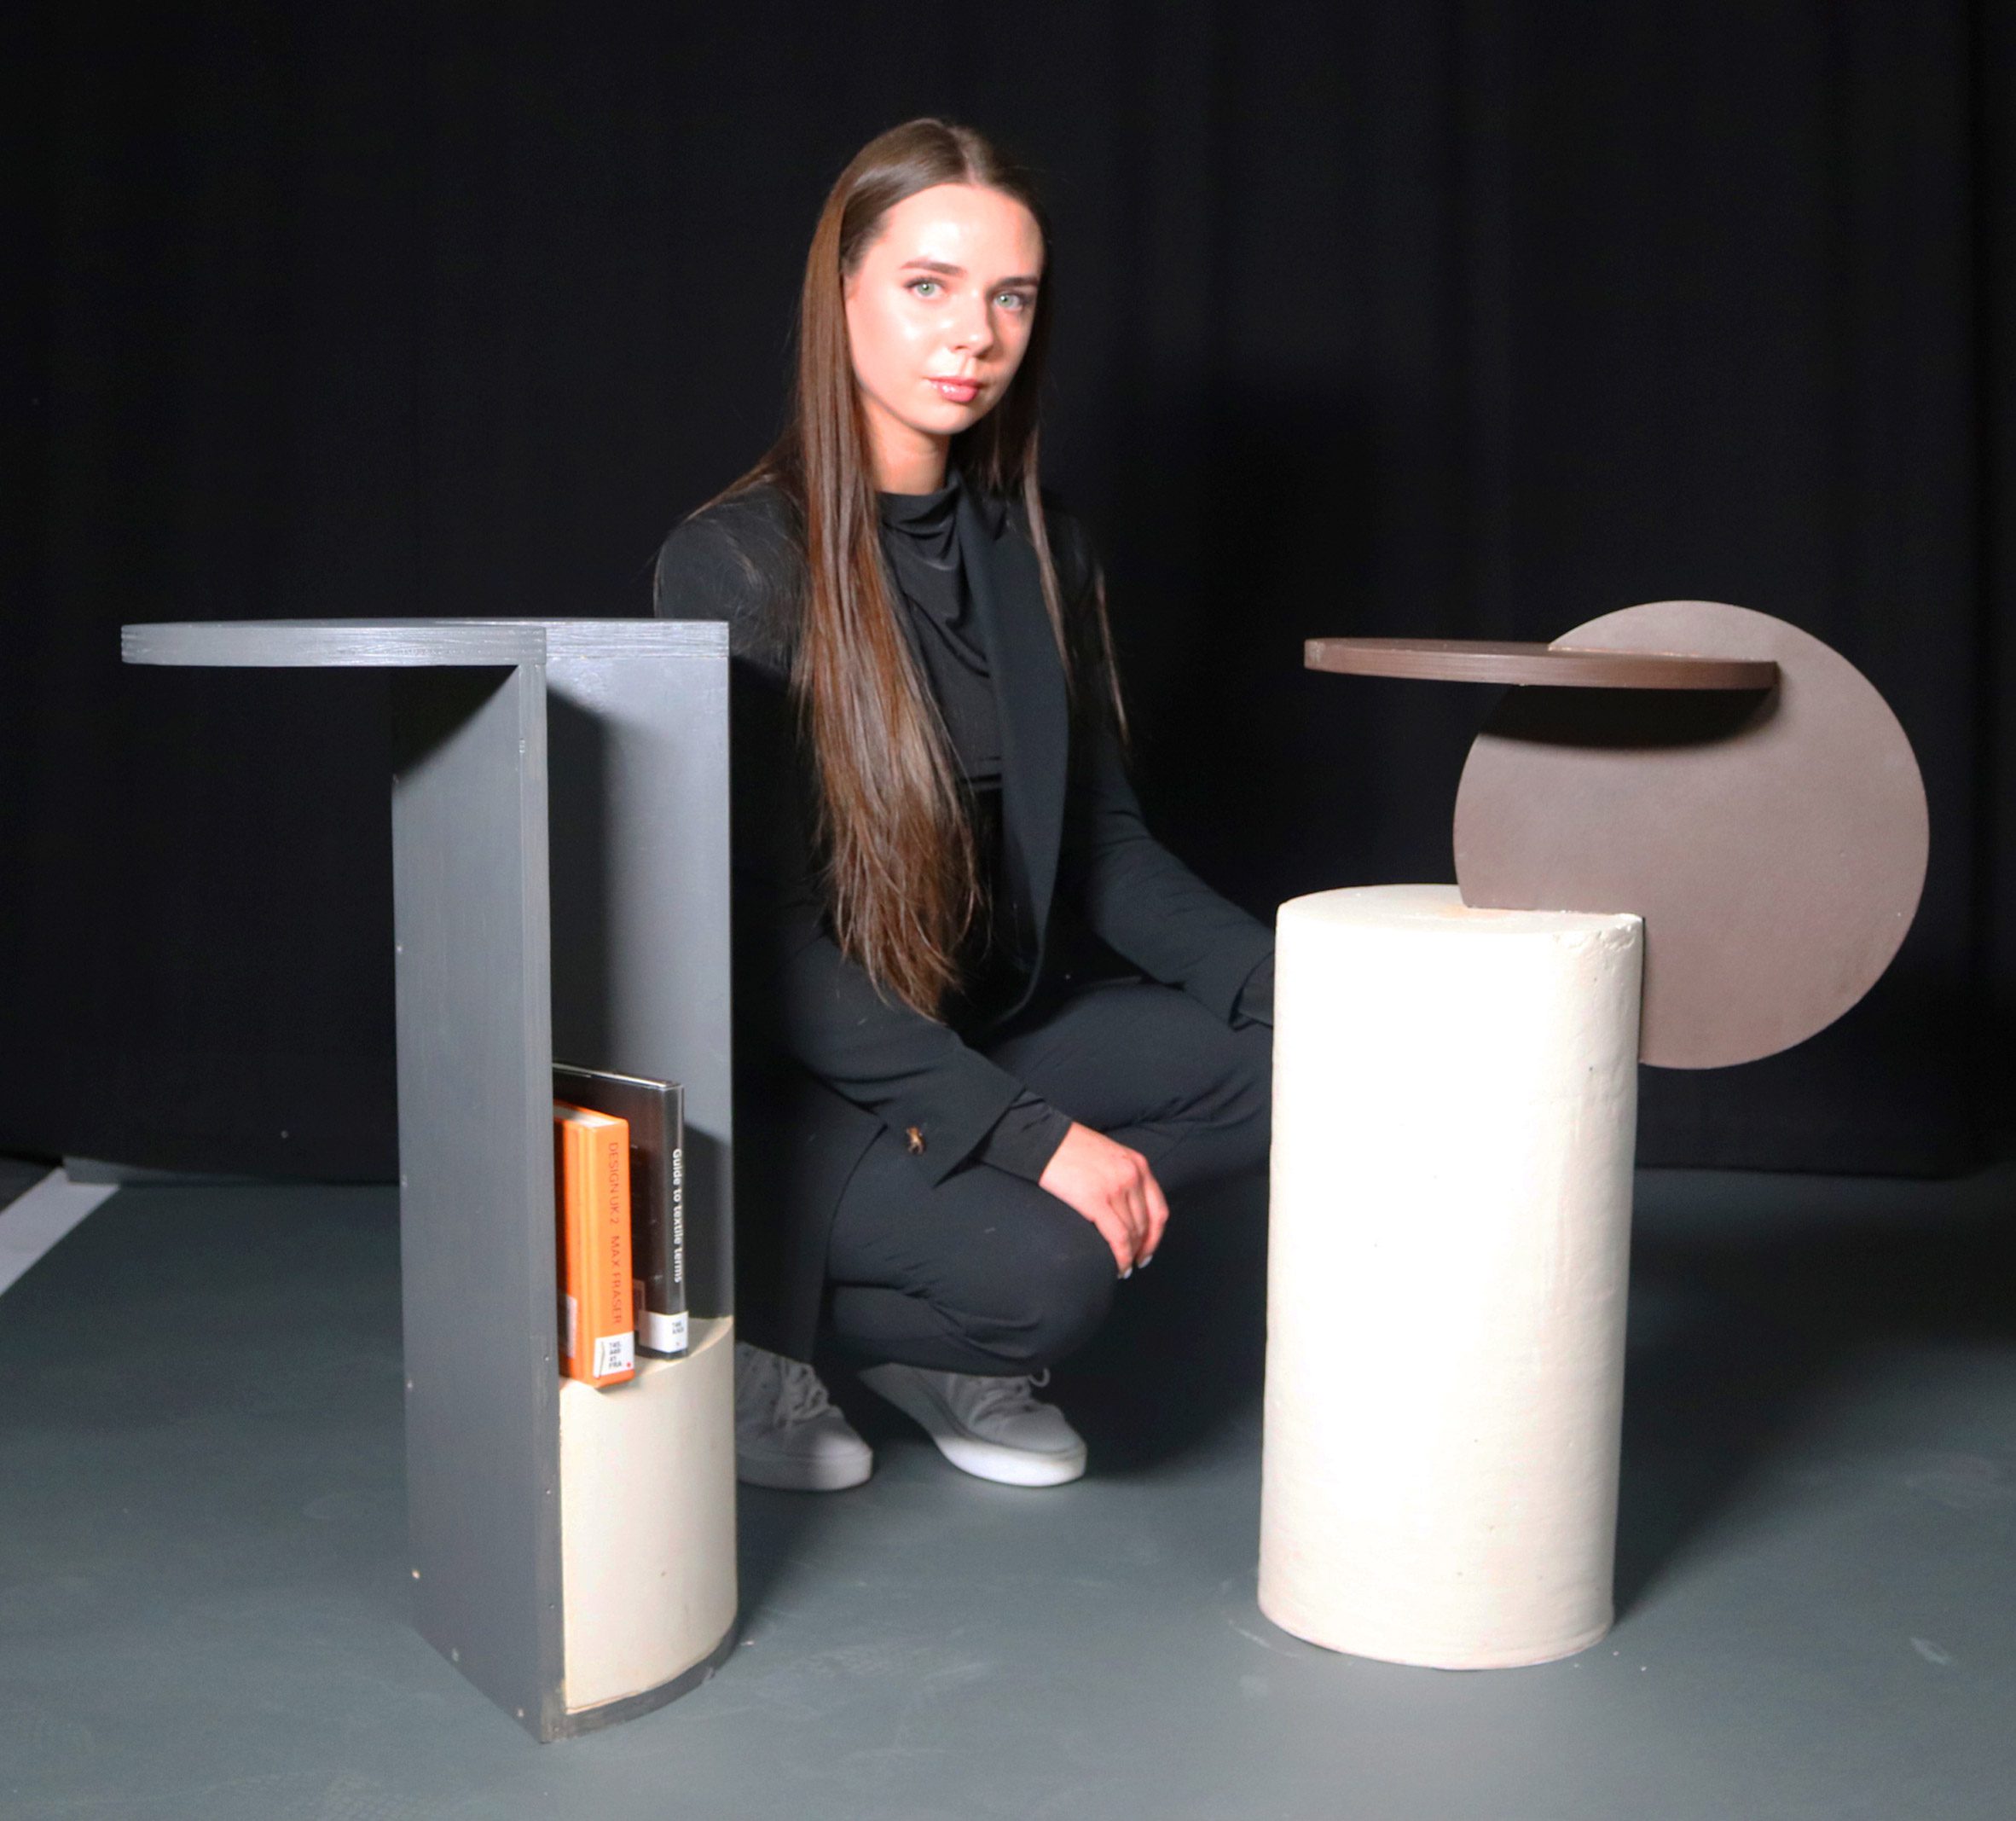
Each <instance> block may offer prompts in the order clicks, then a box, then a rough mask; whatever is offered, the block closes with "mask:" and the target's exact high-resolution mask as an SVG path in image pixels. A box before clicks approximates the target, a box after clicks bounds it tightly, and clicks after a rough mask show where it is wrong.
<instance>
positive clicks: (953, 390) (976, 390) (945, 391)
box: [931, 379, 980, 404]
mask: <svg viewBox="0 0 2016 1821" xmlns="http://www.w3.org/2000/svg"><path fill="white" fill-rule="evenodd" d="M931 384H932V385H933V386H936V387H937V389H938V396H939V397H941V398H944V399H946V400H947V401H949V402H950V403H953V404H971V403H972V402H973V401H974V400H975V399H976V397H979V396H980V381H979V380H937V379H934V380H932V381H931Z"/></svg>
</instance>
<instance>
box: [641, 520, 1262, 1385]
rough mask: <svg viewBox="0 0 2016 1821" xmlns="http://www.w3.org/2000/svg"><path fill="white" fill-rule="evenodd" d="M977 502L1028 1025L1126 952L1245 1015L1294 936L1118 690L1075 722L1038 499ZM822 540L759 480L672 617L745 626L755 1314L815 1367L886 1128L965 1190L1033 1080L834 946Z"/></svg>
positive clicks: (1066, 526)
mask: <svg viewBox="0 0 2016 1821" xmlns="http://www.w3.org/2000/svg"><path fill="white" fill-rule="evenodd" d="M959 511H960V513H961V514H962V519H961V522H960V525H959V536H960V545H961V548H962V550H963V551H964V552H966V553H968V554H969V555H970V553H971V552H973V551H976V550H985V551H986V552H987V553H988V559H989V560H987V561H984V562H980V563H975V562H972V561H970V560H969V561H968V564H967V576H966V582H967V587H968V589H970V593H971V596H972V600H973V606H974V612H975V614H976V618H977V619H978V621H979V623H980V627H981V629H982V633H983V634H984V635H985V638H986V641H987V646H988V652H989V656H990V661H991V663H992V665H993V670H994V687H995V691H996V693H997V696H998V698H999V708H1000V717H1001V743H1002V744H1001V757H1002V821H1003V825H1004V842H1005V850H1006V851H1005V862H1006V865H1007V866H1008V867H1009V868H1010V869H1011V879H1012V883H1013V884H1014V886H1015V893H1014V895H1015V896H1016V898H1017V901H1018V902H1019V903H1020V904H1021V905H1022V906H1023V907H1026V913H1027V916H1028V927H1027V928H1026V929H1025V930H1023V931H1021V932H1018V933H1019V934H1020V936H1021V937H1022V942H1021V948H1022V953H1023V954H1028V955H1032V956H1033V957H1034V962H1035V965H1034V967H1033V969H1032V970H1031V979H1030V983H1029V987H1028V990H1027V992H1026V993H1025V994H1024V995H1023V999H1022V1001H1021V1002H1020V1003H1019V1004H1018V1005H1017V1006H1016V1007H1012V1008H1011V1009H1010V1010H1009V1012H1006V1013H1005V1014H1004V1020H1005V1018H1010V1017H1012V1016H1013V1015H1014V1013H1015V1012H1016V1011H1018V1010H1020V1009H1022V1006H1027V1005H1028V1002H1029V1001H1030V1000H1035V999H1040V998H1042V997H1043V996H1045V995H1054V994H1057V993H1058V992H1060V991H1069V988H1070V983H1071V982H1072V980H1073V979H1074V978H1075V977H1076V975H1077V974H1078V973H1079V972H1080V970H1082V969H1084V968H1086V966H1087V965H1088V963H1089V962H1090V960H1091V957H1092V954H1094V953H1096V952H1097V949H1098V943H1104V945H1105V946H1106V948H1109V949H1110V950H1111V951H1114V952H1115V953H1117V954H1118V955H1119V956H1121V957H1122V958H1124V960H1125V961H1126V962H1127V963H1130V964H1132V966H1133V967H1135V968H1138V970H1139V971H1141V972H1142V973H1144V974H1145V975H1147V976H1149V977H1151V978H1153V979H1156V980H1159V981H1162V982H1164V983H1167V984H1168V985H1170V986H1173V987H1179V988H1181V989H1183V990H1184V991H1185V992H1187V993H1189V994H1190V995H1191V996H1192V997H1193V998H1195V999H1196V1000H1198V1001H1199V1002H1200V1003H1202V1005H1204V1006H1207V1007H1208V1008H1209V1009H1210V1010H1211V1011H1212V1012H1215V1013H1216V1014H1217V1015H1218V1016H1219V1018H1223V1019H1225V1021H1226V1022H1227V1023H1228V1024H1229V1023H1230V1022H1231V1018H1232V1012H1233V1005H1234V1002H1235V1000H1237V997H1238V995H1239V989H1240V988H1241V987H1242V986H1243V984H1244V983H1245V982H1246V979H1247V977H1248V975H1250V974H1251V973H1252V972H1253V971H1254V968H1255V967H1256V966H1258V965H1259V964H1260V961H1261V960H1264V959H1266V956H1267V955H1268V954H1270V953H1272V948H1273V934H1272V931H1270V930H1269V929H1268V928H1267V926H1266V925H1265V924H1263V923H1261V922H1260V921H1259V920H1258V919H1255V918H1254V917H1251V916H1249V915H1248V913H1246V912H1244V911H1243V910H1241V909H1239V908H1237V906H1235V905H1233V904H1231V903H1229V902H1227V901H1226V900H1225V899H1224V898H1222V897H1220V896H1219V895H1218V894H1217V893H1216V892H1214V891H1213V890H1211V889H1210V887H1209V886H1208V885H1206V884H1204V883H1203V882H1202V880H1201V879H1198V878H1197V877H1196V874H1194V873H1191V872H1190V870H1189V868H1188V867H1185V866H1184V865H1183V864H1182V863H1181V862H1180V861H1178V860H1177V859H1176V858H1175V856H1174V855H1172V854H1171V853H1170V852H1169V851H1168V850H1167V849H1166V848H1164V847H1163V846H1162V844H1160V843H1159V842H1157V841H1156V839H1155V838H1154V837H1153V836H1151V835H1150V833H1149V832H1148V828H1147V826H1146V824H1145V823H1144V821H1143V819H1142V815H1141V808H1140V804H1139V803H1138V801H1137V799H1136V797H1135V796H1134V792H1133V786H1131V785H1130V784H1129V782H1128V781H1127V772H1126V768H1125V766H1124V763H1123V761H1122V757H1121V750H1120V745H1119V742H1118V739H1116V737H1115V734H1114V732H1113V729H1112V726H1111V723H1110V716H1108V715H1106V714H1104V713H1103V712H1101V711H1099V710H1098V708H1097V706H1096V705H1094V704H1093V698H1094V697H1095V696H1096V694H1097V691H1096V689H1095V688H1093V687H1081V688H1080V697H1081V699H1082V700H1083V702H1084V703H1085V704H1086V706H1084V707H1083V708H1081V710H1080V712H1078V713H1077V714H1075V715H1074V714H1073V712H1072V711H1071V708H1070V705H1069V701H1068V699H1067V693H1066V688H1065V682H1064V673H1063V665H1062V664H1060V663H1059V662H1058V659H1057V647H1056V643H1055V641H1054V639H1053V637H1052V635H1051V629H1050V620H1049V616H1048V615H1047V613H1046V612H1045V610H1044V606H1043V596H1042V588H1041V583H1040V577H1039V571H1038V568H1037V562H1036V553H1035V547H1034V544H1033V543H1032V542H1031V541H1030V539H1029V536H1028V525H1027V520H1026V516H1025V515H1024V513H1022V508H1021V507H1020V505H1019V503H1018V502H1014V503H1011V502H1004V501H1000V500H998V499H994V498H990V497H988V496H984V495H982V494H980V493H979V492H978V491H977V490H971V489H968V490H963V491H962V494H961V497H960V502H959ZM1045 518H1046V524H1047V526H1048V529H1049V532H1050V538H1051V550H1052V553H1053V555H1054V557H1055V560H1056V561H1057V569H1058V580H1059V582H1060V583H1061V585H1062V587H1063V592H1064V598H1065V600H1066V602H1067V606H1068V607H1075V606H1077V605H1078V604H1079V603H1080V602H1082V601H1083V600H1085V598H1086V595H1087V594H1088V593H1089V591H1090V590H1091V589H1092V584H1093V579H1094V570H1093V559H1092V553H1091V550H1090V548H1089V547H1088V544H1087V542H1086V538H1085V536H1084V534H1083V532H1082V531H1081V530H1080V527H1079V525H1077V523H1076V521H1075V519H1072V518H1071V517H1070V516H1069V513H1065V512H1064V511H1063V510H1062V509H1061V508H1058V507H1051V506H1050V505H1049V504H1048V503H1047V502H1046V511H1045ZM802 552H803V546H802V538H801V536H800V535H799V532H798V529H797V522H796V515H795V513H794V511H793V509H792V507H791V505H790V503H789V502H788V501H787V499H786V498H785V496H783V495H782V494H781V493H780V492H779V490H776V489H774V488H773V487H769V486H762V487H758V488H755V489H751V490H749V491H748V492H745V493H743V494H739V495H738V496H734V497H733V498H732V499H728V500H724V501H721V502H718V503H716V504H715V505H714V506H712V507H709V508H708V509H707V510H706V511H705V512H704V513H700V514H698V516H696V517H694V518H692V519H688V520H686V522H685V523H684V524H682V525H680V526H679V527H678V528H677V529H676V530H675V531H673V533H672V535H671V536H669V537H668V538H667V539H666V540H665V543H664V547H663V549H662V550H661V551H660V553H659V556H658V574H657V582H656V588H655V591H654V607H655V611H656V612H657V613H658V617H660V618H668V619H725V620H726V621H727V623H728V628H729V650H730V654H731V664H730V678H731V681H730V692H731V693H730V727H731V730H732V732H731V741H732V755H731V777H732V780H733V817H732V837H731V838H732V844H733V861H734V871H735V879H734V890H735V931H734V935H735V982H734V986H735V1042H736V1071H735V1072H736V1139H737V1143H736V1146H735V1150H736V1156H737V1159H738V1163H737V1175H736V1204H737V1217H736V1220H737V1229H738V1232H737V1247H736V1250H737V1271H738V1277H739V1289H738V1292H737V1309H738V1317H739V1327H740V1329H741V1331H742V1337H743V1338H744V1339H746V1340H750V1341H752V1342H754V1343H756V1344H757V1345H758V1346H763V1347H768V1348H772V1349H773V1351H776V1352H779V1353H784V1354H789V1355H791V1356H792V1357H794V1358H798V1359H804V1358H808V1357H809V1355H810V1353H811V1348H812V1340H813V1336H814V1331H815V1330H816V1327H817V1323H818V1315H819V1308H820V1295H821V1291H822V1289H823V1285H824V1279H825V1263H826V1235H827V1232H828V1230H829V1228H830V1227H831V1222H832V1216H833V1210H834V1208H835V1207H836V1205H837V1203H838V1201H839V1198H840V1195H841V1192H842V1191H843V1189H844V1188H845V1186H846V1184H847V1178H848V1175H849V1173H851V1171H852V1170H853V1169H854V1165H855V1163H858V1162H859V1160H860V1156H861V1153H862V1152H863V1151H865V1150H866V1148H867V1146H868V1145H870V1144H871V1143H872V1142H873V1140H874V1138H875V1136H876V1134H877V1133H878V1131H880V1130H881V1129H882V1128H884V1127H887V1128H889V1129H890V1130H891V1131H893V1132H895V1133H896V1134H899V1135H906V1134H909V1133H910V1132H911V1131H912V1128H914V1130H915V1133H916V1134H917V1140H914V1141H912V1142H911V1144H910V1148H911V1149H912V1151H916V1155H915V1157H914V1161H915V1163H916V1165H917V1168H918V1170H919V1172H920V1173H921V1174H922V1176H923V1178H924V1180H927V1181H930V1182H932V1183H936V1182H939V1181H942V1180H944V1178H945V1177H946V1176H947V1175H949V1174H951V1173H952V1172H953V1170H955V1169H959V1168H960V1167H961V1166H962V1165H964V1164H966V1163H968V1160H969V1159H970V1157H971V1154H972V1152H973V1151H974V1149H975V1147H976V1145H979V1143H980V1142H981V1140H982V1139H984V1138H985V1137H986V1136H987V1134H988V1132H989V1131H991V1130H992V1129H993V1128H994V1123H995V1122H996V1121H997V1120H999V1117H1000V1116H1001V1115H1002V1113H1003V1112H1005V1111H1006V1110H1007V1107H1008V1105H1009V1103H1010V1102H1011V1101H1012V1100H1013V1099H1016V1098H1017V1095H1018V1094H1019V1093H1021V1092H1022V1083H1021V1082H1018V1081H1017V1079H1016V1078H1015V1077H1014V1076H1011V1075H1010V1074H1008V1073H1007V1072H1006V1071H1005V1070H1003V1069H1001V1068H999V1066H997V1065H996V1064H994V1063H993V1062H990V1061H989V1060H988V1058H987V1057H986V1056H985V1055H983V1054H982V1053H981V1051H980V1050H979V1049H978V1048H976V1047H973V1046H972V1045H971V1044H970V1043H968V1042H967V1041H965V1038H964V1037H962V1036H961V1035H959V1034H958V1033H957V1032H956V1031H954V1030H953V1029H951V1028H949V1027H948V1026H947V1025H946V1024H941V1023H939V1022H938V1021H936V1020H935V1019H932V1018H925V1017H924V1016H923V1015H922V1014H921V1013H919V1012H914V1011H912V1009H911V1008H910V1007H908V1006H905V1005H903V1004H901V1002H899V1001H895V1000H887V999H884V998H883V997H882V996H881V995H879V994H878V993H877V991H876V990H875V989H874V987H873V986H872V984H871V983H870V982H869V980H868V977H867V976H866V973H865V972H864V971H862V970H861V969H860V967H859V966H856V965H855V964H854V962H852V961H850V960H848V959H847V958H846V957H845V956H844V955H843V954H842V953H841V950H840V948H839V945H838V943H837V942H836V941H835V939H834V937H833V936H832V933H831V926H830V924H829V922H828V919H827V917H826V909H825V904H824V900H823V896H822V893H821V890H820V882H819V877H818V873H817V869H816V863H815V860H814V850H813V844H812V841H811V838H810V830H811V829H812V827H813V826H814V803H815V802H816V798H815V796H814V780H813V777H812V774H811V769H810V767H809V764H808V761H807V758H806V756H805V754H804V753H803V751H802V745H801V743H800V741H799V740H798V739H797V734H796V717H795V711H794V710H793V707H792V705H791V700H790V695H789V679H790V675H791V657H792V651H793V645H794V641H795V638H796V634H797V618H798V601H799V600H800V598H801V593H802V582H803V576H804V558H803V554H802ZM1067 620H1068V621H1070V622H1075V623H1078V624H1080V625H1082V624H1084V623H1085V616H1084V615H1083V614H1081V613H1075V612H1067ZM1093 674H1096V673H1093ZM1080 676H1081V678H1084V677H1086V676H1088V670H1087V668H1086V667H1081V668H1080ZM1093 938H1096V939H1097V940H1096V942H1095V941H1094V940H1092V939H1093ZM974 1035H981V1034H980V1033H974ZM918 1142H921V1145H922V1149H921V1150H917V1144H918ZM974 1167H976V1168H983V1167H985V1166H980V1165H976V1166H974Z"/></svg>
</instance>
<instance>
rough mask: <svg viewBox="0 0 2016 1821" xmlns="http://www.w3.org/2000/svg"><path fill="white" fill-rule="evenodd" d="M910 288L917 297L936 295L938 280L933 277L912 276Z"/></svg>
mask: <svg viewBox="0 0 2016 1821" xmlns="http://www.w3.org/2000/svg"><path fill="white" fill-rule="evenodd" d="M910 288H911V289H912V291H914V292H916V293H917V294H918V296H919V297H930V296H936V294H937V291H938V281H937V280H936V279H935V278H913V279H912V280H911V281H910Z"/></svg>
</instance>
